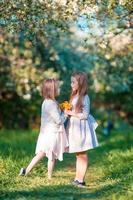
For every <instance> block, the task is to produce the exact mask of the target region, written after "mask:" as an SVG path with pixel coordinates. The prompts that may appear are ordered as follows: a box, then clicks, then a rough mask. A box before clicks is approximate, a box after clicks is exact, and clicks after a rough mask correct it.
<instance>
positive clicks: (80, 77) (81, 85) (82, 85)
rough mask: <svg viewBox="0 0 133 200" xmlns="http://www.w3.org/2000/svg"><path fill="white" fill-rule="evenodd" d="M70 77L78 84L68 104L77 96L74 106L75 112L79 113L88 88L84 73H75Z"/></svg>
mask: <svg viewBox="0 0 133 200" xmlns="http://www.w3.org/2000/svg"><path fill="white" fill-rule="evenodd" d="M71 77H74V78H75V79H76V80H77V82H78V90H77V91H72V92H71V96H70V102H71V101H72V99H73V97H74V96H75V95H76V94H78V95H79V97H78V101H77V104H76V109H75V110H76V112H81V111H82V107H83V105H82V104H83V103H82V102H83V97H84V96H85V95H86V94H87V89H88V88H87V86H88V83H87V82H88V80H87V74H86V73H84V72H75V73H73V74H72V76H71Z"/></svg>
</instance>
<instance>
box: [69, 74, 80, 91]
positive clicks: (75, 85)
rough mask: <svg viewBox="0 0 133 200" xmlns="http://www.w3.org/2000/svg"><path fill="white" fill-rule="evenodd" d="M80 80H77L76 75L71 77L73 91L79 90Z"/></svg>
mask: <svg viewBox="0 0 133 200" xmlns="http://www.w3.org/2000/svg"><path fill="white" fill-rule="evenodd" d="M78 87H79V86H78V81H77V80H76V78H75V77H73V76H72V77H71V88H72V91H73V92H74V91H77V90H78Z"/></svg>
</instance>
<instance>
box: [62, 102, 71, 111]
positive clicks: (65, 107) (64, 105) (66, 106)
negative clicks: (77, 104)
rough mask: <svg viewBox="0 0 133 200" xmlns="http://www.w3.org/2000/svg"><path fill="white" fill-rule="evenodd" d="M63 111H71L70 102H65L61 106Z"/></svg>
mask: <svg viewBox="0 0 133 200" xmlns="http://www.w3.org/2000/svg"><path fill="white" fill-rule="evenodd" d="M59 106H60V109H61V110H65V109H66V110H70V109H71V108H72V105H71V104H70V103H69V102H68V101H64V102H63V103H60V104H59Z"/></svg>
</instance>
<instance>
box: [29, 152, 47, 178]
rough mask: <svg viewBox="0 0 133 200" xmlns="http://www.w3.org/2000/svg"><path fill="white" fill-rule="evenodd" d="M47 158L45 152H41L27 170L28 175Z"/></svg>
mask: <svg viewBox="0 0 133 200" xmlns="http://www.w3.org/2000/svg"><path fill="white" fill-rule="evenodd" d="M44 157H45V153H44V152H39V153H38V154H37V155H36V156H35V157H34V158H33V159H32V161H31V162H30V164H29V165H28V167H27V168H26V175H27V174H28V173H29V172H30V171H31V170H32V168H33V167H34V166H35V165H36V164H37V163H38V162H39V161H40V160H41V159H42V158H44Z"/></svg>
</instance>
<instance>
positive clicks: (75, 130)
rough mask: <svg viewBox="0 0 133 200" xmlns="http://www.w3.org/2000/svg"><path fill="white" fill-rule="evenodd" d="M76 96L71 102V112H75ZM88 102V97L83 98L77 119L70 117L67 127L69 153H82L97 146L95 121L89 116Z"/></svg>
mask: <svg viewBox="0 0 133 200" xmlns="http://www.w3.org/2000/svg"><path fill="white" fill-rule="evenodd" d="M77 100H78V96H75V97H74V98H73V100H72V111H75V105H76V103H77ZM89 112H90V100H89V97H88V95H85V96H84V98H83V108H82V112H81V113H77V117H74V116H71V117H70V119H69V121H68V125H67V134H68V142H69V153H76V152H83V151H86V150H89V149H93V148H95V147H97V146H98V141H97V136H96V133H95V129H96V127H97V126H98V124H97V122H96V121H95V119H94V118H93V117H92V116H91V115H90V114H89Z"/></svg>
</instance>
